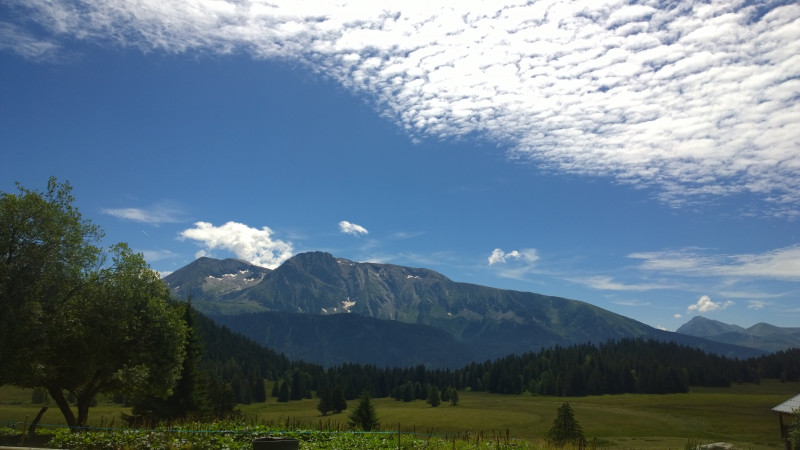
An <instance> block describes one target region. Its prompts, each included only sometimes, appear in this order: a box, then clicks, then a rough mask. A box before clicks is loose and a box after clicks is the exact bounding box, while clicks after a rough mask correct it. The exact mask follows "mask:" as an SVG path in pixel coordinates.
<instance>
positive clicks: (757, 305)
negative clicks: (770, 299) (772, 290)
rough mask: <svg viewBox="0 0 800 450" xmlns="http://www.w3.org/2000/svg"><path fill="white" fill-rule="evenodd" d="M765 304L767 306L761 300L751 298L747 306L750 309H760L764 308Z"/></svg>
mask: <svg viewBox="0 0 800 450" xmlns="http://www.w3.org/2000/svg"><path fill="white" fill-rule="evenodd" d="M765 306H767V304H766V303H764V302H762V301H760V300H750V301H749V302H747V307H748V308H749V309H755V310H759V309H764V307H765Z"/></svg>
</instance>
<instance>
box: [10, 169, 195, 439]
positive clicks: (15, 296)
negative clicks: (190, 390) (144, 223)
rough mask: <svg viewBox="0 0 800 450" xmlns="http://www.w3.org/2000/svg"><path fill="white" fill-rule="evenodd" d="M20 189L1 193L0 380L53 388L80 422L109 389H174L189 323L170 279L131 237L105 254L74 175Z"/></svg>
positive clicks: (136, 392)
mask: <svg viewBox="0 0 800 450" xmlns="http://www.w3.org/2000/svg"><path fill="white" fill-rule="evenodd" d="M18 190H19V192H18V193H17V194H9V193H3V194H2V198H0V258H1V259H2V260H0V383H12V384H15V385H18V386H23V387H43V388H45V389H47V391H48V393H49V394H50V397H51V398H52V399H53V400H54V401H55V403H56V404H57V405H58V407H59V409H60V410H61V412H62V414H63V415H64V418H65V419H66V422H67V424H68V425H69V426H71V427H82V426H85V425H86V422H87V419H88V413H89V406H90V405H91V403H92V400H93V399H94V398H95V396H96V395H97V394H98V393H100V392H108V393H122V394H124V395H126V396H127V397H129V398H136V397H138V396H140V395H154V394H155V395H162V396H166V395H168V394H169V393H170V392H171V389H172V387H173V386H174V384H175V382H176V380H177V378H178V377H179V375H180V369H181V361H182V359H183V357H184V340H185V339H186V325H185V323H184V322H183V320H182V318H181V312H180V310H178V309H174V308H171V307H170V306H169V304H168V300H169V298H170V292H169V289H168V288H167V286H166V285H165V284H164V283H163V281H161V279H160V277H159V276H158V274H156V273H155V272H154V271H152V270H151V269H150V268H149V267H148V266H147V264H146V263H145V261H144V259H143V258H142V256H141V255H139V254H135V253H133V252H132V251H131V250H130V249H129V248H128V247H127V245H125V244H117V245H114V246H112V247H111V248H110V249H109V251H108V255H109V256H110V258H109V260H110V261H109V263H108V264H106V261H105V258H104V255H103V253H102V252H101V251H100V249H99V248H98V247H97V246H96V245H95V244H96V242H97V241H99V239H100V237H101V236H102V233H101V232H100V230H99V228H98V227H96V226H94V225H92V224H91V223H90V222H89V221H88V220H84V219H83V218H82V217H81V215H80V213H79V212H78V211H77V209H76V208H75V207H74V206H72V203H73V201H74V200H73V198H72V196H71V194H70V191H71V187H70V186H69V184H67V183H63V184H59V183H58V182H57V181H56V180H55V179H54V178H51V179H50V181H49V183H48V188H47V191H46V192H38V191H30V190H27V189H24V188H22V187H19V186H18ZM68 394H72V395H73V396H74V397H75V399H76V403H77V415H76V414H75V412H74V411H73V410H72V408H71V407H70V405H69V403H68V402H67V400H66V397H67V395H68Z"/></svg>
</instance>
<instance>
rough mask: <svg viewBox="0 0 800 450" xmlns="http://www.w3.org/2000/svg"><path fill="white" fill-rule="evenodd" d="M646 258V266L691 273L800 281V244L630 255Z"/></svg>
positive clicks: (643, 260) (641, 266) (635, 257)
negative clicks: (736, 250) (732, 250)
mask: <svg viewBox="0 0 800 450" xmlns="http://www.w3.org/2000/svg"><path fill="white" fill-rule="evenodd" d="M628 257H630V258H634V259H639V260H641V261H642V263H641V265H640V266H639V267H640V268H641V269H643V270H648V271H656V272H668V273H677V274H681V275H687V276H721V277H729V278H736V279H741V278H756V279H771V280H785V281H800V246H797V245H795V246H790V247H784V248H778V249H774V250H770V251H766V252H763V253H743V254H732V255H715V254H709V253H706V252H704V251H702V250H700V249H685V250H677V251H663V252H641V253H633V254H630V255H628Z"/></svg>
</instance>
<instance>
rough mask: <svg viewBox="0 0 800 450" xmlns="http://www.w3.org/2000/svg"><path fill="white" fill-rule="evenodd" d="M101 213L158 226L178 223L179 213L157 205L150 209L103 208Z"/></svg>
mask: <svg viewBox="0 0 800 450" xmlns="http://www.w3.org/2000/svg"><path fill="white" fill-rule="evenodd" d="M100 212H101V213H103V214H107V215H109V216H114V217H116V218H118V219H122V220H130V221H133V222H141V223H147V224H150V225H156V226H157V225H160V224H162V223H175V222H179V221H180V219H179V217H180V214H181V213H180V211H179V210H178V209H176V208H173V207H171V206H168V205H166V204H158V205H155V206H152V207H150V208H105V209H102V210H100Z"/></svg>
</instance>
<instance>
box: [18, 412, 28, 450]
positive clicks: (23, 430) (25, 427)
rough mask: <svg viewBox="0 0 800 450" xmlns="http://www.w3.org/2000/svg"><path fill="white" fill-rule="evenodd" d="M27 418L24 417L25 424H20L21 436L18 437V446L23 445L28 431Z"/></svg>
mask: <svg viewBox="0 0 800 450" xmlns="http://www.w3.org/2000/svg"><path fill="white" fill-rule="evenodd" d="M27 428H28V416H25V422H23V424H22V434H21V435H20V437H19V446H20V447H22V446H23V445H25V433H26V432H27V431H28V430H27Z"/></svg>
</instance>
